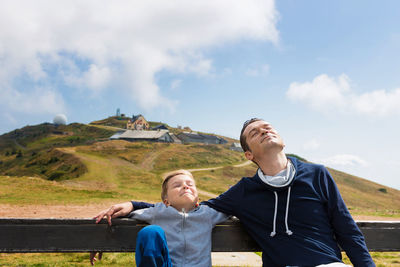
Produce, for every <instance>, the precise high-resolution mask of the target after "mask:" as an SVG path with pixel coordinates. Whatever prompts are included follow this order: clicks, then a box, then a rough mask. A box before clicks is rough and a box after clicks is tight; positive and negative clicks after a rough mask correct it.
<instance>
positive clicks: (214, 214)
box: [208, 207, 231, 226]
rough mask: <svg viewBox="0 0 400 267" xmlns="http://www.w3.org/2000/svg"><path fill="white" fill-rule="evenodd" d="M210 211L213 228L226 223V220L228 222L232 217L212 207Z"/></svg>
mask: <svg viewBox="0 0 400 267" xmlns="http://www.w3.org/2000/svg"><path fill="white" fill-rule="evenodd" d="M208 208H209V210H210V218H211V223H212V225H213V226H215V225H217V224H219V223H222V222H225V221H226V220H228V219H229V218H230V217H231V216H230V215H226V214H225V213H223V212H219V211H217V210H215V209H213V208H211V207H208Z"/></svg>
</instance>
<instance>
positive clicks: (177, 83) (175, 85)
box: [171, 80, 182, 89]
mask: <svg viewBox="0 0 400 267" xmlns="http://www.w3.org/2000/svg"><path fill="white" fill-rule="evenodd" d="M181 84H182V80H173V81H172V82H171V89H176V88H178V87H180V86H181Z"/></svg>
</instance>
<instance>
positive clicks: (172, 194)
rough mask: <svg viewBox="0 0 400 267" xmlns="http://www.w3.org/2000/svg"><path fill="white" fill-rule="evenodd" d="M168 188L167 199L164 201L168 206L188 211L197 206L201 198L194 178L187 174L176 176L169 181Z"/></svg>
mask: <svg viewBox="0 0 400 267" xmlns="http://www.w3.org/2000/svg"><path fill="white" fill-rule="evenodd" d="M167 186H168V187H167V198H166V199H164V204H165V205H166V206H170V205H171V206H172V207H174V208H176V209H178V210H181V209H182V208H185V209H186V210H188V209H189V207H191V206H192V207H194V205H196V204H197V202H198V200H199V196H198V193H197V189H196V185H195V183H194V180H193V179H192V177H190V176H187V175H185V174H179V175H176V176H174V177H172V178H171V179H170V180H169V181H168V185H167Z"/></svg>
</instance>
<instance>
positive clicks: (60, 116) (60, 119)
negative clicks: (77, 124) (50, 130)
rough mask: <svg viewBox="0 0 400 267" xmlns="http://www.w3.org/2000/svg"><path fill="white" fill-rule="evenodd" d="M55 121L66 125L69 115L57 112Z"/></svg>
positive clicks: (57, 123)
mask: <svg viewBox="0 0 400 267" xmlns="http://www.w3.org/2000/svg"><path fill="white" fill-rule="evenodd" d="M53 123H54V124H56V125H66V124H67V116H65V115H64V114H57V115H56V116H55V117H54V119H53Z"/></svg>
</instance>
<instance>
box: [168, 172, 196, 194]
mask: <svg viewBox="0 0 400 267" xmlns="http://www.w3.org/2000/svg"><path fill="white" fill-rule="evenodd" d="M181 174H182V175H187V176H189V177H191V178H192V179H193V181H194V178H193V175H192V173H191V172H189V171H187V170H176V171H172V172H169V173H167V174H166V175H165V176H164V181H163V183H162V189H161V199H162V200H165V199H166V198H167V191H168V182H169V180H171V178H173V177H175V176H177V175H181Z"/></svg>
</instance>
